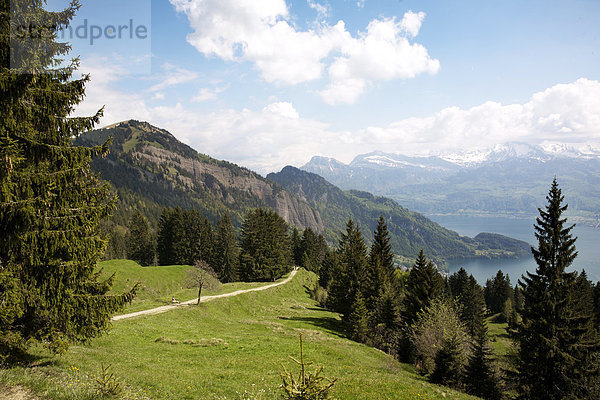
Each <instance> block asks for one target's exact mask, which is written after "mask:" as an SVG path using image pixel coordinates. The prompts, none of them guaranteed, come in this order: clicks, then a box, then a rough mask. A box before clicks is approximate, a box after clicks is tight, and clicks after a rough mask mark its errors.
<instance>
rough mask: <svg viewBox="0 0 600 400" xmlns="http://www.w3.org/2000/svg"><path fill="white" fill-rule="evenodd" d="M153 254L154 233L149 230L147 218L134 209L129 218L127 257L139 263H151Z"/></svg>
mask: <svg viewBox="0 0 600 400" xmlns="http://www.w3.org/2000/svg"><path fill="white" fill-rule="evenodd" d="M155 254H156V248H155V245H154V235H153V234H152V231H151V230H150V224H149V223H148V219H146V217H144V216H143V215H142V213H141V212H140V211H139V210H136V212H135V213H134V214H133V215H132V216H131V219H130V220H129V237H128V238H127V258H129V259H130V260H134V261H137V262H138V263H140V264H141V265H151V264H152V263H154V256H155Z"/></svg>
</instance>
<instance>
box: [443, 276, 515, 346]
mask: <svg viewBox="0 0 600 400" xmlns="http://www.w3.org/2000/svg"><path fill="white" fill-rule="evenodd" d="M448 286H449V287H450V293H451V294H452V296H453V297H454V298H455V299H456V300H457V301H458V302H459V304H460V306H461V307H460V319H461V321H462V322H463V323H464V324H465V326H466V327H467V330H468V331H469V334H470V335H471V336H474V335H475V332H476V331H477V330H478V329H479V327H480V326H481V324H483V320H484V310H485V300H484V296H483V288H482V287H481V286H479V284H478V283H477V281H476V280H475V278H474V277H473V275H467V271H465V270H464V268H461V269H459V270H458V271H457V272H455V273H454V274H452V275H450V277H449V278H448ZM511 311H512V308H511Z"/></svg>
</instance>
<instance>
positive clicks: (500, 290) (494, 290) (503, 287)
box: [484, 270, 514, 315]
mask: <svg viewBox="0 0 600 400" xmlns="http://www.w3.org/2000/svg"><path fill="white" fill-rule="evenodd" d="M484 296H485V303H486V305H487V308H488V310H489V312H490V313H491V314H498V313H502V314H503V315H504V314H505V305H506V304H507V301H508V300H510V304H514V291H513V288H512V286H511V284H510V278H509V277H508V275H504V273H503V272H502V270H499V271H498V273H496V276H495V277H494V278H493V279H488V280H487V282H486V284H485V289H484Z"/></svg>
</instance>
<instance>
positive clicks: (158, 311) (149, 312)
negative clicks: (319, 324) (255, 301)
mask: <svg viewBox="0 0 600 400" xmlns="http://www.w3.org/2000/svg"><path fill="white" fill-rule="evenodd" d="M296 272H298V268H294V269H293V270H292V272H291V273H290V276H288V277H287V278H285V279H284V280H282V281H281V282H277V283H271V284H268V285H265V286H260V287H256V288H252V289H242V290H236V291H235V292H231V293H223V294H216V295H214V296H204V297H202V298H201V299H200V303H206V302H207V301H211V300H215V299H221V298H224V297H232V296H237V295H240V294H243V293H249V292H258V291H261V290H266V289H270V288H273V287H275V286H281V285H285V284H286V283H288V282H289V281H291V280H292V278H294V276H295V275H296ZM197 302H198V298H195V299H192V300H188V301H184V302H181V303H178V304H169V305H168V306H160V307H156V308H151V309H149V310H143V311H137V312H132V313H129V314H123V315H117V316H114V317H113V318H112V321H119V320H122V319H128V318H134V317H138V316H140V315H154V314H161V313H164V312H167V311H171V310H175V309H176V308H178V307H181V306H188V305H191V304H196V303H197Z"/></svg>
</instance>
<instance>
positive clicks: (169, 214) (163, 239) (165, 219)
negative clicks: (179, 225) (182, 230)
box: [156, 208, 179, 265]
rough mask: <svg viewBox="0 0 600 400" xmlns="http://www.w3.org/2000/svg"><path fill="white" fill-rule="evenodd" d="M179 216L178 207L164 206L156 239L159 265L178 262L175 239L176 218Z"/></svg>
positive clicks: (176, 233)
mask: <svg viewBox="0 0 600 400" xmlns="http://www.w3.org/2000/svg"><path fill="white" fill-rule="evenodd" d="M176 218H177V212H176V209H173V208H163V210H162V213H161V214H160V219H159V221H158V234H157V239H156V253H157V256H158V263H159V265H172V264H176V263H177V261H176V260H175V249H174V248H173V242H174V241H175V237H176V235H178V234H179V233H178V232H176V227H175V219H176Z"/></svg>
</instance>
